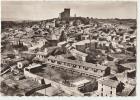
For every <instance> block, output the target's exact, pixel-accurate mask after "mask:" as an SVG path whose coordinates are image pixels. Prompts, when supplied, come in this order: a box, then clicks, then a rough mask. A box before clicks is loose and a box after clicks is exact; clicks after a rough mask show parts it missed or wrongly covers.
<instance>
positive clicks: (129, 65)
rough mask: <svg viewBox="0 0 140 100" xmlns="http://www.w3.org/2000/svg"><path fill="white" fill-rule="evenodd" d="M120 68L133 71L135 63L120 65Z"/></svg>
mask: <svg viewBox="0 0 140 100" xmlns="http://www.w3.org/2000/svg"><path fill="white" fill-rule="evenodd" d="M120 65H121V66H122V67H124V68H126V69H127V70H135V69H136V63H133V62H132V63H125V64H120Z"/></svg>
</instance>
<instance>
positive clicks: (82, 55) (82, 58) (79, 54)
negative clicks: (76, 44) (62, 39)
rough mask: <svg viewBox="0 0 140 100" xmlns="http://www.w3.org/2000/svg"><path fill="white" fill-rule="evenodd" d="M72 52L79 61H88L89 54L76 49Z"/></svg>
mask: <svg viewBox="0 0 140 100" xmlns="http://www.w3.org/2000/svg"><path fill="white" fill-rule="evenodd" d="M70 52H71V54H72V55H73V56H74V57H75V58H77V60H80V61H86V57H87V56H88V54H86V53H83V52H80V51H78V50H76V49H72V50H70Z"/></svg>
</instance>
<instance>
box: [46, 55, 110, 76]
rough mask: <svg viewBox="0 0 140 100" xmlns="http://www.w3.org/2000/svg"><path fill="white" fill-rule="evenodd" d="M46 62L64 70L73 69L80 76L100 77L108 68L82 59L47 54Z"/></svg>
mask: <svg viewBox="0 0 140 100" xmlns="http://www.w3.org/2000/svg"><path fill="white" fill-rule="evenodd" d="M45 61H46V64H47V65H48V66H50V67H52V68H59V69H62V70H63V69H64V70H66V71H74V72H76V73H78V74H80V75H82V76H88V77H94V78H100V77H103V76H104V75H105V74H106V73H107V72H108V71H109V70H108V67H106V66H102V65H99V64H92V63H87V62H84V61H78V60H70V59H66V58H65V59H60V58H59V59H58V58H56V57H54V56H49V57H48V58H47V59H46V60H45Z"/></svg>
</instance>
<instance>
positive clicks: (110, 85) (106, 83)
mask: <svg viewBox="0 0 140 100" xmlns="http://www.w3.org/2000/svg"><path fill="white" fill-rule="evenodd" d="M118 84H119V82H118V81H116V80H111V79H105V80H104V79H101V80H98V96H116V88H117V86H118Z"/></svg>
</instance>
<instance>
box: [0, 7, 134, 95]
mask: <svg viewBox="0 0 140 100" xmlns="http://www.w3.org/2000/svg"><path fill="white" fill-rule="evenodd" d="M70 13H71V9H70V8H64V11H62V12H60V13H59V17H58V18H53V19H48V20H42V21H36V22H33V21H23V22H17V23H16V22H2V32H1V89H0V92H1V94H3V95H7V96H135V95H136V35H137V27H136V24H137V23H136V20H135V19H117V18H115V19H97V18H89V17H77V16H76V14H75V16H73V17H71V15H70ZM9 23H10V24H9ZM10 25H11V26H10Z"/></svg>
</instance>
